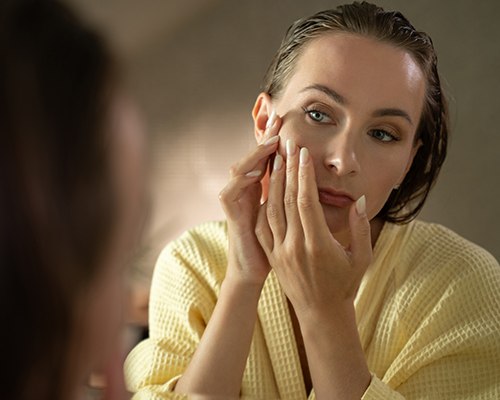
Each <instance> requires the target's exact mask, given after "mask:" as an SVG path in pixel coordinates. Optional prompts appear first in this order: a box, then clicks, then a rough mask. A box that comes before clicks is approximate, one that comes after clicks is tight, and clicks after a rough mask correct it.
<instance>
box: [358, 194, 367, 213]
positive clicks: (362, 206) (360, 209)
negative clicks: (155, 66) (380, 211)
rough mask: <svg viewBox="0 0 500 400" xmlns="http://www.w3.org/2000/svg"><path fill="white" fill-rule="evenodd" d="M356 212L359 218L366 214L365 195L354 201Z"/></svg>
mask: <svg viewBox="0 0 500 400" xmlns="http://www.w3.org/2000/svg"><path fill="white" fill-rule="evenodd" d="M356 212H357V213H358V215H359V216H363V215H365V213H366V197H365V195H363V196H361V197H360V198H359V199H358V200H356Z"/></svg>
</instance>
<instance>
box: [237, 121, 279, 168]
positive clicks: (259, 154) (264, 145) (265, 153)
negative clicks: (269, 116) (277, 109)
mask: <svg viewBox="0 0 500 400" xmlns="http://www.w3.org/2000/svg"><path fill="white" fill-rule="evenodd" d="M274 118H275V121H274V122H273V124H272V125H271V126H270V127H269V128H268V129H267V130H266V133H265V134H264V136H263V140H262V142H261V143H260V144H259V145H258V146H257V147H256V148H254V149H253V150H252V151H251V152H250V153H249V154H247V155H246V156H245V157H243V158H242V159H241V160H240V161H238V163H236V164H234V165H233V166H232V167H231V169H230V170H229V174H230V176H236V175H243V174H247V173H248V172H251V171H261V172H262V173H264V172H265V169H266V163H267V162H268V160H269V156H270V155H271V154H273V153H274V152H275V151H276V150H277V148H278V143H279V139H280V137H279V136H278V135H277V134H278V132H279V128H280V126H281V119H280V118H278V117H274Z"/></svg>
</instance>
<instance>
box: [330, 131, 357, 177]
mask: <svg viewBox="0 0 500 400" xmlns="http://www.w3.org/2000/svg"><path fill="white" fill-rule="evenodd" d="M324 164H325V167H326V168H327V169H329V170H331V171H333V172H335V173H336V174H337V175H339V176H346V175H354V174H357V173H358V172H359V171H360V169H361V167H360V163H359V159H358V151H357V143H356V138H355V136H354V135H353V134H352V132H349V131H347V130H345V131H343V132H337V133H336V134H335V135H334V136H333V137H332V138H331V139H330V141H329V143H328V144H327V146H326V151H325V158H324Z"/></svg>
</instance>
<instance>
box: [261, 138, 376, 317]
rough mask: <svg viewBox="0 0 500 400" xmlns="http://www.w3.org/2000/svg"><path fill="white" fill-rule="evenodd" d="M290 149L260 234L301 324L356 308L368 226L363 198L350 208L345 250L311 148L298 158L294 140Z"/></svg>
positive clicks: (275, 175)
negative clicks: (329, 218) (332, 225)
mask: <svg viewBox="0 0 500 400" xmlns="http://www.w3.org/2000/svg"><path fill="white" fill-rule="evenodd" d="M286 147H287V160H286V167H285V166H284V165H283V160H282V158H281V156H279V155H277V156H276V157H275V161H274V166H273V171H272V174H271V179H270V188H269V197H268V200H267V202H266V203H265V204H263V205H262V206H261V209H260V212H259V221H258V225H257V228H256V235H257V237H258V238H259V241H260V244H261V246H262V248H263V249H264V251H265V253H266V255H267V257H268V259H269V262H270V264H271V266H272V268H273V269H274V270H275V272H276V275H277V277H278V279H279V281H280V283H281V286H282V288H283V290H284V292H285V293H286V295H287V297H288V298H289V300H290V302H291V303H292V305H293V307H294V310H295V312H296V314H297V317H298V319H299V321H300V320H301V318H304V317H306V316H313V317H314V319H315V320H316V321H317V320H318V319H322V317H323V316H328V315H331V313H332V312H335V311H334V310H335V309H338V308H339V307H343V305H350V306H351V307H352V304H353V301H354V298H355V295H356V292H357V289H358V287H359V284H360V282H361V278H362V277H363V274H364V273H365V271H366V268H367V266H368V264H369V263H370V261H371V255H372V247H371V239H370V224H369V221H368V219H367V216H366V213H365V204H364V201H365V198H364V196H362V197H361V198H360V199H359V200H358V201H357V202H356V203H354V204H353V205H352V206H351V208H350V210H349V225H350V230H351V234H350V235H351V244H350V246H349V248H348V249H345V248H344V247H342V245H340V243H339V242H338V241H337V240H335V238H334V237H333V235H332V234H331V232H330V230H329V229H328V225H327V222H326V220H325V216H324V212H323V208H322V206H321V204H320V202H319V197H318V188H317V185H316V180H315V174H314V167H313V163H312V161H311V159H310V156H309V153H308V150H307V149H306V148H302V149H301V150H300V156H299V149H298V148H297V146H295V144H294V143H293V142H292V141H291V140H289V141H288V142H287V146H286ZM299 159H300V162H299Z"/></svg>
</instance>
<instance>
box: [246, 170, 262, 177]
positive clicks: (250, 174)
mask: <svg viewBox="0 0 500 400" xmlns="http://www.w3.org/2000/svg"><path fill="white" fill-rule="evenodd" d="M261 173H262V172H261V171H260V170H258V169H256V170H255V171H250V172H247V173H246V174H245V176H248V177H249V178H255V177H256V176H260V174H261Z"/></svg>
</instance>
